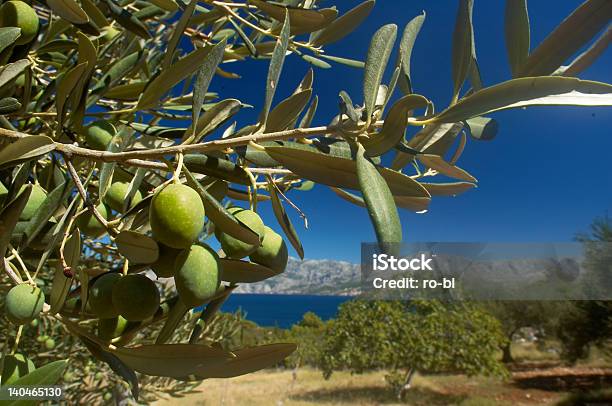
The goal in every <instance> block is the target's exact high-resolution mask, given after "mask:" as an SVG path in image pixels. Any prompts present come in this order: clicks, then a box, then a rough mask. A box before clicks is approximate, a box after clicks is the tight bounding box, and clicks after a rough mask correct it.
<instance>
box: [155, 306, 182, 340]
mask: <svg viewBox="0 0 612 406" xmlns="http://www.w3.org/2000/svg"><path fill="white" fill-rule="evenodd" d="M189 310H190V309H189V307H187V306H186V305H185V304H184V303H183V302H182V301H181V298H179V299H178V300H177V301H176V303H174V305H172V307H171V308H170V312H168V318H167V319H166V322H165V323H164V326H163V327H162V329H161V330H160V332H159V334H158V335H157V338H156V339H155V344H165V343H167V342H168V340H170V338H172V334H174V331H175V330H176V328H177V327H178V325H179V324H180V323H181V321H182V320H183V319H184V318H185V315H186V314H187V312H188V311H189Z"/></svg>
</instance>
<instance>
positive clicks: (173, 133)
mask: <svg viewBox="0 0 612 406" xmlns="http://www.w3.org/2000/svg"><path fill="white" fill-rule="evenodd" d="M123 124H126V125H129V126H130V127H131V128H132V129H134V130H136V131H137V132H139V133H140V134H142V135H147V136H153V137H155V138H158V137H162V138H165V139H166V141H167V142H170V144H168V145H165V146H169V145H172V144H174V141H172V140H173V139H174V138H179V137H181V136H182V135H183V134H184V133H185V130H187V129H186V128H176V127H165V126H157V125H149V124H142V123H132V122H128V121H124V122H123ZM136 141H137V140H136ZM136 141H135V142H136ZM145 144H146V142H145Z"/></svg>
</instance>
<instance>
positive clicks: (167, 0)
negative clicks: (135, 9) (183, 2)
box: [149, 0, 179, 13]
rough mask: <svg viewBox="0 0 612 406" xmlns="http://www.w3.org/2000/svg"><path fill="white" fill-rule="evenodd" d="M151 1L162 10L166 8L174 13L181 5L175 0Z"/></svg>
mask: <svg viewBox="0 0 612 406" xmlns="http://www.w3.org/2000/svg"><path fill="white" fill-rule="evenodd" d="M149 1H150V2H151V3H153V4H155V5H156V6H157V7H159V8H161V9H162V10H166V11H168V12H170V13H174V12H175V11H176V10H178V8H179V6H178V4H176V3H175V2H174V0H149Z"/></svg>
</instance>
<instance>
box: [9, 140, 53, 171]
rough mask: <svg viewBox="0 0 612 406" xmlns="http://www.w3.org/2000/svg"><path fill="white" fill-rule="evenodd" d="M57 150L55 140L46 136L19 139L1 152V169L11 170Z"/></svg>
mask: <svg viewBox="0 0 612 406" xmlns="http://www.w3.org/2000/svg"><path fill="white" fill-rule="evenodd" d="M54 149H55V143H54V142H53V140H52V139H51V138H49V137H47V136H44V135H30V136H28V137H23V138H19V139H18V140H17V141H15V142H13V143H11V144H9V145H6V146H4V147H3V148H2V150H0V169H4V168H10V167H13V166H16V165H18V164H20V163H22V162H26V161H29V160H32V159H35V158H38V157H39V156H41V155H45V154H48V153H49V152H51V151H53V150H54Z"/></svg>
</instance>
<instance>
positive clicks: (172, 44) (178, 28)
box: [161, 0, 198, 121]
mask: <svg viewBox="0 0 612 406" xmlns="http://www.w3.org/2000/svg"><path fill="white" fill-rule="evenodd" d="M197 4H198V0H191V1H190V2H189V3H188V4H187V7H185V10H183V14H181V18H179V20H178V21H177V23H176V25H175V26H174V31H173V32H172V36H171V37H170V39H169V40H168V46H167V47H166V52H165V54H164V59H162V63H161V67H162V69H167V68H168V67H169V66H170V64H171V63H172V59H173V58H174V52H175V51H176V46H177V45H178V43H179V41H180V40H181V37H182V36H183V33H184V32H185V28H187V24H188V23H189V19H190V18H191V16H193V12H194V10H195V7H196V5H197ZM194 121H196V120H195V119H194Z"/></svg>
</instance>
